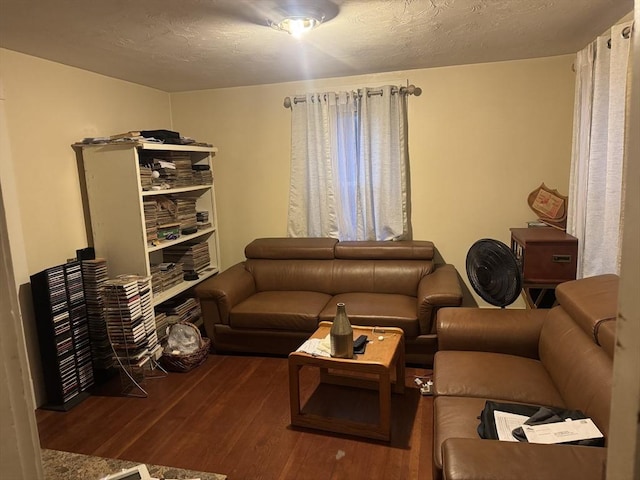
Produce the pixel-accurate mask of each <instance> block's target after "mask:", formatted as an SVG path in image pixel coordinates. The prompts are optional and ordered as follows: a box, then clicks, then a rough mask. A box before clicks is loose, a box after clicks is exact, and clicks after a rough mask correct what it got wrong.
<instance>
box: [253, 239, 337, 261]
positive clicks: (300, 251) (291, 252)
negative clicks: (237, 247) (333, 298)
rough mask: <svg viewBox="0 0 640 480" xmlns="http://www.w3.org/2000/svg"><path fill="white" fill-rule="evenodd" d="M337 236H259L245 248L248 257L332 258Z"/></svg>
mask: <svg viewBox="0 0 640 480" xmlns="http://www.w3.org/2000/svg"><path fill="white" fill-rule="evenodd" d="M336 243H338V240H336V239H335V238H257V239H255V240H254V241H253V242H251V243H250V244H249V245H247V246H246V247H245V249H244V255H245V257H247V258H270V259H283V260H292V259H298V260H300V259H325V260H327V259H332V258H333V257H334V253H333V249H334V247H335V246H336Z"/></svg>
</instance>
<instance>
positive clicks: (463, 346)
mask: <svg viewBox="0 0 640 480" xmlns="http://www.w3.org/2000/svg"><path fill="white" fill-rule="evenodd" d="M548 312H549V311H548V310H545V309H527V310H524V309H496V308H443V309H442V310H440V311H439V312H438V316H437V319H436V329H437V332H438V349H439V350H467V351H469V350H470V351H479V352H494V353H505V354H509V355H519V356H523V357H529V358H538V341H539V339H540V330H541V329H542V323H543V322H544V319H545V318H546V317H547V314H548Z"/></svg>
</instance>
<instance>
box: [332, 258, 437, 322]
mask: <svg viewBox="0 0 640 480" xmlns="http://www.w3.org/2000/svg"><path fill="white" fill-rule="evenodd" d="M432 271H433V263H432V262H431V260H424V261H421V260H334V261H333V271H332V274H331V275H332V282H331V288H332V289H333V293H334V294H339V293H346V292H372V293H373V292H375V293H396V294H400V295H408V296H411V297H413V298H414V301H416V306H415V308H416V309H417V299H416V295H417V292H418V285H419V284H420V280H422V278H423V277H425V276H427V275H429V274H430V273H431V272H432ZM416 315H417V312H416Z"/></svg>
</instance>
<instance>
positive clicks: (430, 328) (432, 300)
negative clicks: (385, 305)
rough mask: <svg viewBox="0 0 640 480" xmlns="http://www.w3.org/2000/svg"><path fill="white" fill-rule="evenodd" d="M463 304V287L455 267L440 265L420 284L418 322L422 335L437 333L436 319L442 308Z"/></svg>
mask: <svg viewBox="0 0 640 480" xmlns="http://www.w3.org/2000/svg"><path fill="white" fill-rule="evenodd" d="M461 304H462V287H461V286H460V280H459V279H458V272H456V269H455V267H454V266H453V265H439V266H438V267H437V268H436V269H435V270H434V271H433V272H432V273H430V274H429V275H425V276H424V277H422V279H421V280H420V283H419V284H418V321H419V323H420V334H421V335H425V334H429V333H435V325H434V318H435V316H436V312H437V311H438V309H439V308H442V307H457V306H459V305H461Z"/></svg>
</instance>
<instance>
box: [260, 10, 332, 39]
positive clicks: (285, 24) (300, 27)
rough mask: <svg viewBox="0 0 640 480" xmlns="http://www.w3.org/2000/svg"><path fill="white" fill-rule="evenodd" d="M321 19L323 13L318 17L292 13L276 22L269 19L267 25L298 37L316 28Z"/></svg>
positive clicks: (322, 18)
mask: <svg viewBox="0 0 640 480" xmlns="http://www.w3.org/2000/svg"><path fill="white" fill-rule="evenodd" d="M323 20H324V15H323V16H322V17H320V18H316V17H311V16H298V15H292V16H289V17H284V18H283V19H282V20H280V21H279V22H277V23H276V22H273V21H269V25H271V27H273V28H275V29H276V30H282V31H283V32H287V33H288V34H289V35H292V36H294V37H296V38H298V37H300V36H302V35H303V34H305V33H307V32H310V31H311V30H313V29H314V28H316V27H317V26H318V25H320V24H321V23H322V21H323Z"/></svg>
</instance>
